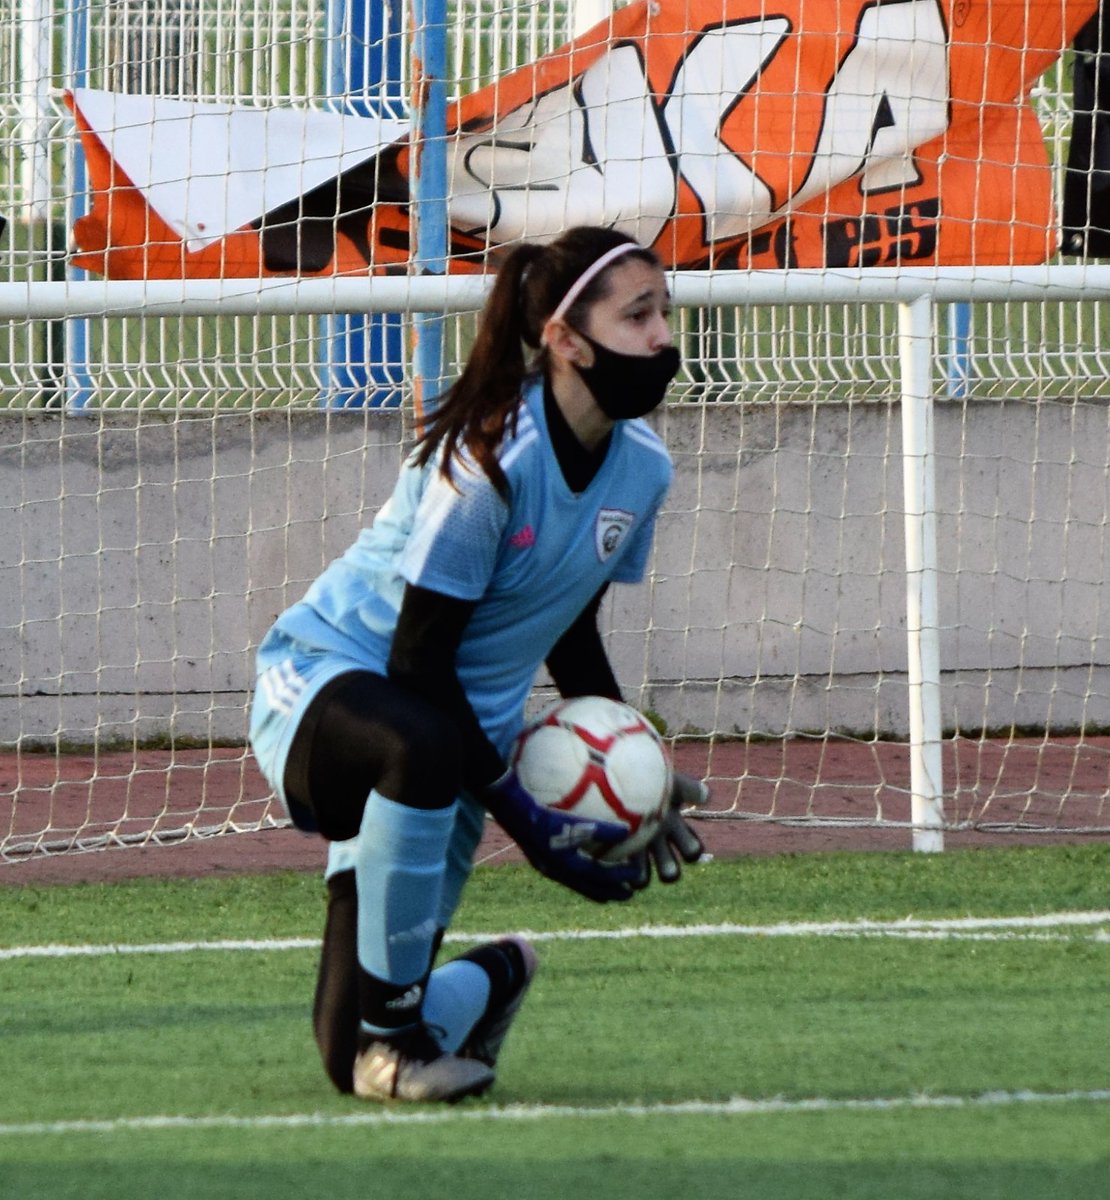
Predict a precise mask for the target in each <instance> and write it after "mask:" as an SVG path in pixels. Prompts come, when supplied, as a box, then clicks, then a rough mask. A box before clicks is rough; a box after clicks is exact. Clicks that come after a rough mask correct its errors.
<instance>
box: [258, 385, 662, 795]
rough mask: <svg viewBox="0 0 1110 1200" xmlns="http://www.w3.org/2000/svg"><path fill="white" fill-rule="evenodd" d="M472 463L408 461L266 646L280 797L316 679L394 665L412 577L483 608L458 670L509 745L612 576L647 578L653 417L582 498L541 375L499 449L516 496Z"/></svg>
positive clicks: (656, 451)
mask: <svg viewBox="0 0 1110 1200" xmlns="http://www.w3.org/2000/svg"><path fill="white" fill-rule="evenodd" d="M460 457H461V461H458V460H456V461H455V462H454V463H453V464H452V468H453V469H452V478H451V480H447V479H445V478H444V477H443V474H442V472H441V470H440V468H439V465H438V463H437V462H432V463H429V464H427V465H426V466H425V467H418V466H417V465H415V462H414V461H413V460H412V459H411V458H410V459H409V461H408V462H407V463H406V464H405V466H404V467H403V468H402V470H401V473H400V476H399V478H398V481H397V484H396V486H395V488H394V491H393V495H392V496H391V498H390V499H389V501H388V502H387V503H386V504H385V506H384V507H383V508H382V509H381V510H380V512H379V513H378V516H377V518H376V519H375V520H374V522H373V524H372V525H371V526H370V528H368V529H364V530H363V531H362V533H361V534H360V536H359V538H358V539H357V541H356V542H355V543H354V545H352V546H351V547H350V549H349V550H347V552H346V553H345V554H343V556H342V557H341V558H339V559H337V560H336V561H335V562H333V563H332V564H331V566H329V567H328V568H327V569H326V570H325V571H324V573H323V574H322V575H321V576H320V577H319V578H318V579H317V580H316V582H315V583H314V584H313V585H312V587H311V588H310V589H309V591H308V593H307V595H306V596H305V598H304V599H303V600H302V601H300V602H299V603H297V604H295V605H293V606H292V607H291V608H289V609H287V610H286V612H284V613H283V614H282V615H281V616H280V617H279V618H278V620H277V622H276V623H275V625H274V628H273V629H272V630H271V632H270V634H269V635H268V636H267V638H266V640H265V641H264V642H263V644H262V647H261V649H260V651H259V656H258V669H259V676H260V680H259V684H260V687H259V695H260V697H261V705H260V704H259V701H257V700H256V709H259V708H260V707H261V708H262V709H265V708H266V707H267V705H268V706H269V707H270V708H271V709H272V708H274V707H275V705H276V706H277V707H284V710H285V711H284V712H283V714H282V715H283V717H284V718H285V720H283V721H282V724H283V725H286V729H287V731H286V732H285V736H279V737H277V739H276V741H277V742H280V743H281V744H280V745H278V744H276V743H275V742H274V739H272V738H266V737H265V736H264V734H263V731H262V730H261V729H259V730H258V731H257V732H258V735H259V737H260V739H262V740H266V741H270V742H271V746H272V749H273V751H274V752H275V757H273V758H271V760H270V762H268V763H263V766H264V769H267V774H268V776H269V777H270V780H271V782H272V783H274V784H275V786H278V787H279V790H280V778H281V768H282V765H283V762H284V755H285V753H287V751H288V742H289V741H290V740H291V738H292V729H289V728H288V725H292V726H295V725H296V718H297V716H298V715H299V713H300V712H302V711H303V709H304V706H305V704H307V702H308V700H309V699H310V698H311V696H312V695H314V694H315V693H316V691H318V689H319V687H320V686H322V684H323V683H324V682H326V681H327V680H328V679H329V678H332V677H334V676H335V675H337V674H339V673H341V672H343V671H349V670H352V669H360V668H361V669H364V670H369V671H374V672H378V673H380V674H385V672H386V664H387V662H388V660H389V651H390V644H391V642H392V638H393V632H394V629H395V627H396V624H397V616H398V612H399V610H400V606H401V600H402V596H403V594H404V588H405V584H406V583H411V584H416V585H419V586H420V587H423V588H427V589H430V590H432V591H436V592H440V593H443V594H445V595H448V596H452V597H455V598H456V599H460V600H468V601H476V607H475V610H474V613H473V616H472V618H471V620H470V622H469V623H468V625H467V627H466V630H465V633H464V635H463V639H462V643H461V645H460V647H459V652H458V658H457V662H456V667H457V671H458V675H459V679H460V681H461V682H462V685H463V688H464V689H465V691H466V694H467V697H468V699H469V700H470V703H471V706H472V707H473V709H474V712H475V715H476V716H477V718H478V720H479V722H480V724H481V726H482V728H483V730H484V731H485V733H486V736H487V737H488V738H489V739H490V741H491V742H492V743H493V744H494V745H495V746H496V747H497V748H498V750H500V751H501V753H502V754H508V752H509V750H510V748H511V746H512V742H513V739H514V738H515V737H516V735H517V733H518V732H519V731H520V728H521V725H522V723H523V718H524V707H525V703H526V701H527V699H528V695H529V693H530V691H531V689H532V686H533V683H534V681H535V678H536V673H537V671H538V669H539V667H540V666H541V665H542V663H543V661H544V660H545V659H546V657H547V655H548V653H549V652H550V650H551V649H552V647H553V646H554V645H555V643H556V642H557V641H558V640H559V638H560V637H561V636H562V635H563V633H564V632H565V631H566V630H567V629H568V627H569V626H570V625H571V624H572V623H573V622H574V620H575V619H576V618H577V617H578V616H579V614H580V613H581V612H582V610H583V609H584V608H585V607H586V605H587V604H588V603H589V601H590V600H591V599H592V597H593V596H594V595H595V594H596V593H597V592H598V591H600V589H601V588H602V586H603V585H605V584H606V583H610V582H617V583H636V582H639V581H640V580H641V579H642V578H643V576H644V572H645V570H646V567H647V562H648V556H649V553H650V549H651V542H652V536H653V532H654V525H655V518H656V514H657V512H658V510H659V506H660V505H661V503H662V501H663V498H664V496H665V495H666V492H667V489H668V487H669V485H670V481H671V475H672V466H671V461H670V457H669V455H668V454H667V451H666V449H665V447H664V445H663V443H662V442H661V440H660V439H659V438H658V437H657V436H656V434H655V433H654V432H653V431H652V430H651V429H650V428H649V426H648V425H647V424H646V423H645V422H643V421H619V422H617V424H616V426H615V427H614V429H613V432H612V436H611V438H610V443H609V448H608V451H607V454H606V456H605V459H604V462H603V463H602V465H601V467H600V469H599V470H598V472H597V474H596V475H595V476H594V478H593V480H592V481H591V482H590V484H589V486H588V487H587V488H586V490H585V491H584V492H581V493H579V494H575V493H574V492H572V491H571V490H570V489H569V488H568V486H567V484H566V481H565V479H564V478H563V473H562V470H561V469H560V467H559V463H558V461H557V459H556V457H555V452H554V450H553V449H552V445H551V439H550V437H549V435H548V431H547V428H546V420H545V416H544V400H543V383H542V380H540V379H535V380H532V381H530V382H529V383H528V384H527V385H526V388H525V392H524V402H523V405H522V408H521V410H520V415H519V419H518V422H517V428H516V431H515V433H514V432H512V431H507V433H506V437H505V440H504V442H503V444H502V446H501V448H500V451H499V454H498V459H499V462H500V464H501V467H502V470H503V471H504V472H505V475H506V478H507V479H508V482H509V498H508V502H506V500H505V499H504V498H502V496H501V495H500V494H499V493H498V491H497V489H496V488H495V487H494V485H493V483H492V482H491V481H490V480H489V478H488V476H487V475H486V474H485V472H484V471H483V470H482V469H481V467H480V466H478V465H477V464H476V463H475V462H474V461H473V460H472V459H470V458H469V457H468V456H466V455H465V454H464V455H462V456H460ZM275 681H276V683H277V686H276V687H275V686H274V685H275ZM266 690H268V691H269V693H270V696H271V699H270V701H267V700H266V697H265V695H264V694H263V693H264V692H265V691H266ZM274 697H276V699H274ZM262 715H263V714H262V713H261V712H256V714H255V716H256V721H260V720H261V718H262ZM270 715H271V716H272V715H273V713H272V712H271V714H270ZM287 723H288V724H287ZM273 732H274V734H275V735H276V734H277V730H276V729H275V730H274V731H273ZM254 738H255V733H253V732H252V740H254ZM258 749H259V746H258V744H257V742H256V752H257V751H258ZM262 757H263V756H262V755H260V760H261V758H262Z"/></svg>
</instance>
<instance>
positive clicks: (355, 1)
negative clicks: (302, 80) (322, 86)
mask: <svg viewBox="0 0 1110 1200" xmlns="http://www.w3.org/2000/svg"><path fill="white" fill-rule="evenodd" d="M401 4H402V0H328V8H327V19H328V41H327V55H326V70H327V90H328V96H329V98H331V100H332V103H335V104H336V106H337V107H339V108H340V109H341V110H342V111H344V112H347V113H353V114H354V115H356V116H370V115H373V114H375V113H381V114H382V115H385V116H391V117H398V118H401V117H404V115H405V113H404V109H405V103H404V95H403V84H402V78H401V62H402V59H401V50H402V42H401V38H402V29H401ZM340 97H341V98H342V99H341V100H340V99H339V98H340ZM403 361H404V331H403V326H402V322H401V316H400V314H399V313H373V314H369V315H366V316H362V315H360V314H351V315H348V314H339V313H337V314H335V315H332V316H326V317H323V318H322V319H321V322H320V341H319V373H320V383H321V391H320V404H321V405H322V406H323V407H325V408H361V407H365V406H371V407H377V408H395V407H397V406H398V405H399V404H400V403H401V383H402V364H403Z"/></svg>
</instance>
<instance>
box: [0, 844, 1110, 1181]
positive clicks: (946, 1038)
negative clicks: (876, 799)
mask: <svg viewBox="0 0 1110 1200" xmlns="http://www.w3.org/2000/svg"><path fill="white" fill-rule="evenodd" d="M1108 868H1110V845H1106V844H1095V845H1088V846H1083V847H1045V848H1037V849H1004V850H981V851H957V852H951V853H947V854H943V855H913V854H857V855H852V854H838V855H808V856H797V857H794V856H782V857H774V858H760V859H749V860H735V861H716V862H712V863H708V864H705V865H703V866H699V867H697V868H694V869H691V870H688V872H687V875H686V878H685V879H684V880H683V882H682V883H681V884H679V885H677V886H675V887H673V888H663V887H658V886H656V887H654V888H652V889H651V890H650V891H649V892H648V893H646V894H644V895H643V896H640V897H638V898H637V899H636V901H634V902H633V903H632V904H631V905H627V906H607V907H604V908H599V907H595V906H593V905H589V904H587V903H585V902H584V901H579V900H577V899H576V898H575V897H573V896H571V895H570V894H569V893H565V892H562V891H561V890H559V889H557V888H555V887H554V886H553V885H551V884H549V883H547V882H545V881H543V880H541V879H539V878H538V877H537V876H535V875H534V874H532V873H531V872H529V871H528V870H527V869H525V868H516V867H496V868H482V869H479V870H478V871H477V872H476V874H475V878H474V880H473V883H472V885H471V888H470V889H469V892H468V895H467V898H466V902H465V904H464V907H463V910H462V912H461V913H460V914H459V918H458V921H457V923H456V931H457V933H456V941H454V942H453V943H452V944H451V945H449V946H448V951H450V950H451V949H452V947H454V946H458V945H459V944H460V942H459V940H458V939H462V938H465V937H466V936H467V935H474V936H475V937H481V936H483V935H484V934H487V933H490V932H496V931H505V930H522V929H527V930H531V931H534V932H535V933H536V934H537V935H538V938H539V945H538V948H539V951H540V957H541V971H540V974H539V975H538V977H537V980H536V984H535V986H534V988H533V991H532V993H531V995H530V997H529V1001H528V1004H527V1006H526V1007H525V1009H524V1010H523V1012H522V1015H521V1018H520V1020H519V1022H518V1025H517V1027H516V1028H515V1029H514V1033H513V1037H512V1039H511V1040H510V1042H509V1043H508V1045H507V1047H506V1050H505V1053H504V1055H503V1057H502V1062H501V1066H500V1069H499V1077H498V1082H497V1085H496V1087H495V1088H494V1089H493V1091H492V1092H491V1093H489V1095H488V1096H487V1097H485V1098H483V1099H481V1100H478V1101H468V1102H464V1103H463V1104H460V1105H458V1106H455V1107H449V1108H430V1107H429V1108H423V1107H418V1108H394V1109H383V1108H378V1107H371V1106H366V1105H363V1104H361V1103H359V1102H357V1101H354V1100H352V1099H349V1098H344V1097H341V1096H338V1095H336V1094H335V1093H334V1092H332V1091H331V1090H330V1085H328V1083H327V1081H326V1079H325V1077H324V1075H323V1073H322V1071H321V1069H320V1067H319V1064H318V1061H317V1058H316V1051H315V1047H314V1045H313V1042H312V1037H311V1029H310V1021H309V1012H310V1006H311V1000H312V989H313V982H314V972H315V958H316V950H315V940H316V938H317V937H318V935H319V928H320V920H321V916H322V912H323V891H322V886H321V883H320V881H319V880H318V879H316V878H312V877H307V876H302V875H290V874H285V875H270V876H256V877H241V878H230V879H228V878H223V879H200V880H193V881H180V880H178V881H165V880H143V881H137V882H130V883H121V884H117V885H85V886H75V887H52V888H33V887H18V886H13V887H0V1045H2V1046H3V1048H4V1067H5V1069H4V1079H5V1084H4V1087H3V1088H0V1196H3V1197H4V1198H5V1200H9V1198H10V1200H16V1198H20V1200H21V1198H22V1197H25V1196H26V1197H36V1198H44V1200H61V1198H63V1197H74V1198H77V1197H80V1198H81V1200H100V1198H102V1197H103V1198H105V1200H107V1198H109V1197H111V1198H112V1200H131V1198H132V1197H136V1198H137V1197H157V1198H158V1200H182V1198H185V1197H197V1198H198V1200H199V1198H200V1197H205V1198H210V1197H222V1196H227V1197H236V1198H245V1200H253V1198H254V1197H259V1198H261V1197H266V1198H267V1200H284V1198H285V1197H305V1196H314V1195H323V1196H326V1197H327V1198H328V1200H347V1198H348V1197H350V1198H354V1197H359V1198H360V1200H361V1198H375V1200H376V1198H378V1197H383V1198H389V1200H405V1198H408V1197H413V1198H418V1197H419V1198H438V1197H451V1198H452V1200H479V1198H481V1200H497V1198H500V1197H506V1198H508V1197H514V1198H523V1200H531V1198H537V1200H539V1198H547V1197H552V1198H556V1197H558V1198H559V1200H563V1198H564V1197H570V1198H576V1197H583V1198H586V1197H589V1198H592V1197H603V1198H605V1200H626V1198H627V1200H655V1198H656V1197H658V1198H660V1200H662V1198H663V1197H683V1198H684V1200H685V1198H691V1197H692V1198H698V1200H700V1198H701V1197H706V1198H712V1200H717V1198H721V1200H724V1198H726V1197H727V1198H729V1200H732V1198H734V1197H742V1198H747V1197H752V1198H757V1197H758V1198H759V1200H787V1198H789V1200H811V1198H812V1200H817V1198H818V1197H821V1198H822V1200H827V1198H828V1197H852V1198H870V1197H875V1198H878V1197H883V1198H884V1200H890V1198H896V1200H919V1198H925V1197H929V1198H933V1197H936V1198H938V1200H939V1198H940V1197H944V1198H945V1200H950V1198H953V1197H956V1198H960V1197H967V1198H968V1200H970V1198H972V1197H974V1198H975V1200H1002V1198H1003V1197H1005V1198H1006V1200H1011V1198H1014V1197H1021V1198H1022V1200H1036V1198H1039V1197H1045V1198H1046V1200H1048V1198H1049V1197H1051V1198H1052V1200H1085V1198H1087V1197H1090V1198H1091V1200H1094V1198H1096V1197H1098V1198H1099V1200H1105V1197H1106V1196H1107V1195H1110V1048H1108V1038H1107V1032H1108V1030H1110V914H1108V912H1107V910H1108V909H1110V903H1108V899H1110V896H1108V890H1107V882H1106V881H1107V878H1108ZM4 879H5V877H4V876H0V880H4ZM17 880H18V870H17V869H13V870H11V871H10V872H9V874H8V876H7V877H6V881H7V882H17ZM1062 914H1080V915H1079V916H1071V917H1065V916H1063V915H1062ZM1099 914H1101V915H1099ZM908 920H909V921H910V922H911V923H908V924H907V921H908ZM861 921H865V922H868V923H869V924H867V925H860V924H859V923H860V922H861ZM269 939H288V940H289V942H290V943H291V944H285V945H282V946H279V947H272V946H271V947H267V946H265V945H261V944H259V943H264V942H266V941H268V940H269ZM183 941H187V942H197V943H209V944H208V945H200V946H197V947H196V948H193V949H183V948H182V947H181V946H179V945H174V944H175V943H180V942H183ZM217 941H219V942H223V943H225V944H224V945H223V946H222V947H217V946H214V945H212V944H211V943H214V942H217ZM247 942H249V943H252V944H250V945H238V946H235V945H229V944H227V943H247ZM49 946H67V947H84V948H85V951H86V952H84V953H80V954H73V953H67V954H64V955H62V954H58V953H46V952H45V951H44V949H43V948H44V947H49ZM108 946H114V947H116V948H115V949H114V950H113V951H111V952H107V953H105V952H96V953H92V952H88V951H89V950H90V948H103V947H108ZM136 947H148V948H147V949H145V950H141V951H136V949H135V948H136Z"/></svg>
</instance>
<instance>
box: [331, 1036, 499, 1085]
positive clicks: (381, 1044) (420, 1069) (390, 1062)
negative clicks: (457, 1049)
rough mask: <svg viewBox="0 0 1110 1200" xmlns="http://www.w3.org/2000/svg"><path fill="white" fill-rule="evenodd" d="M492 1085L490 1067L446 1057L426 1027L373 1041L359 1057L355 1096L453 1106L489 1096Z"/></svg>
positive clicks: (492, 1075)
mask: <svg viewBox="0 0 1110 1200" xmlns="http://www.w3.org/2000/svg"><path fill="white" fill-rule="evenodd" d="M493 1080H494V1074H493V1071H492V1069H491V1068H490V1067H488V1066H487V1065H486V1064H485V1063H483V1062H478V1061H477V1060H475V1059H466V1058H459V1057H457V1056H456V1055H454V1054H445V1053H444V1052H443V1051H442V1050H441V1049H440V1047H439V1044H438V1042H436V1041H435V1039H434V1038H433V1037H432V1035H431V1034H430V1033H428V1031H427V1030H426V1029H425V1028H424V1027H423V1026H418V1027H417V1028H416V1029H414V1030H411V1031H409V1032H406V1033H403V1034H399V1035H398V1036H396V1037H393V1038H390V1039H389V1040H388V1041H385V1040H383V1041H372V1042H369V1043H367V1044H366V1045H365V1046H364V1047H363V1049H361V1050H360V1051H359V1052H358V1054H357V1055H356V1057H355V1069H354V1091H355V1095H356V1096H358V1097H359V1098H360V1099H362V1100H383V1101H402V1102H407V1103H410V1104H424V1103H435V1102H436V1101H446V1102H451V1101H454V1100H461V1099H462V1098H463V1097H464V1096H473V1095H476V1094H477V1093H479V1092H484V1091H485V1090H486V1088H488V1087H489V1086H490V1084H491V1083H493Z"/></svg>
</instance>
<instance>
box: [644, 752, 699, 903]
mask: <svg viewBox="0 0 1110 1200" xmlns="http://www.w3.org/2000/svg"><path fill="white" fill-rule="evenodd" d="M708 799H709V787H708V785H707V784H706V783H705V782H704V781H703V780H701V779H694V778H693V776H691V775H682V774H680V773H679V772H678V771H676V772H675V775H674V786H673V788H672V790H671V806H670V808H669V809H668V810H667V815H666V816H665V817H664V818H663V824H662V825H661V826H660V827H659V832H658V833H657V834H656V835H655V837H653V838H652V839H651V841H650V842H649V843H648V847H647V851H646V857H647V860H648V862H647V864H646V865H647V869H648V871H649V873H650V869H651V867H652V866H654V867H655V873H656V875H658V876H659V882H660V883H675V882H677V881H678V880H679V879H681V878H682V864H683V863H684V862H687V863H696V862H697V861H698V860H699V859H700V858H701V857H702V855H704V854H705V846H704V845H703V844H702V840H701V838H700V837H698V835H697V834H696V833H695V832H694V830H693V828H692V827H691V825H690V824H689V822H688V821H687V820H686V818H685V817H683V815H682V811H683V809H686V808H700V807H701V806H702V805H703V804H705V803H706V802H707V801H708Z"/></svg>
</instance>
